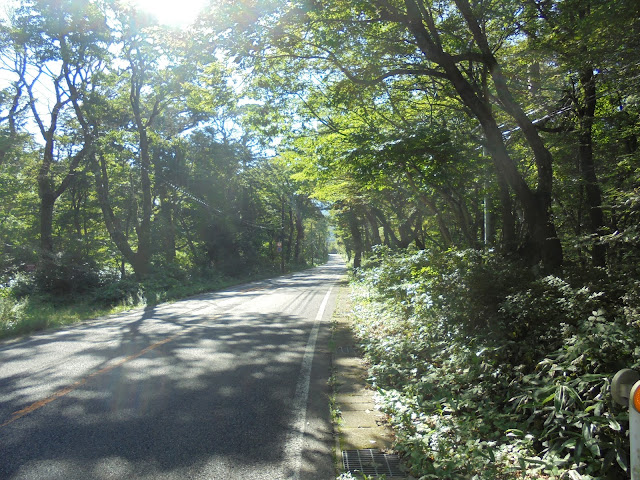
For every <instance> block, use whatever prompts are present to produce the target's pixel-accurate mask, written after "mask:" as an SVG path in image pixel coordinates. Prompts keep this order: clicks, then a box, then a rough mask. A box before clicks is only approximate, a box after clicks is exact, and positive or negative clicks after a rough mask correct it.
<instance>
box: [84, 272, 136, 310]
mask: <svg viewBox="0 0 640 480" xmlns="http://www.w3.org/2000/svg"><path fill="white" fill-rule="evenodd" d="M91 298H92V302H93V303H95V304H97V305H100V306H104V307H112V306H116V305H137V304H139V303H142V302H143V294H142V289H141V287H140V284H139V283H138V282H137V281H136V280H135V279H134V278H130V277H127V278H124V279H121V280H115V281H111V282H109V283H107V284H105V285H103V286H101V287H99V288H97V289H96V290H95V291H94V292H93V294H92V296H91Z"/></svg>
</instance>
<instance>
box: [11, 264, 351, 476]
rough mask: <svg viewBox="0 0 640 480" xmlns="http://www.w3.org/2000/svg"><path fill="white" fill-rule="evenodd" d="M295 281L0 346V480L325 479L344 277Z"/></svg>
mask: <svg viewBox="0 0 640 480" xmlns="http://www.w3.org/2000/svg"><path fill="white" fill-rule="evenodd" d="M344 271H345V270H344V264H343V263H342V261H341V260H340V259H339V257H337V256H332V258H331V260H330V262H329V263H328V264H327V265H325V266H321V267H318V268H315V269H312V270H308V271H305V272H302V273H297V274H294V275H289V276H285V277H280V278H277V279H274V280H268V281H262V282H256V283H252V284H248V285H243V286H240V287H237V288H233V289H228V290H225V291H222V292H216V293H211V294H205V295H200V296H198V297H194V298H191V299H188V300H183V301H180V302H176V303H173V304H165V305H159V306H157V307H149V308H147V309H144V310H136V311H132V312H128V313H125V314H123V315H121V316H119V317H110V318H108V319H103V320H96V321H91V322H87V323H84V324H81V325H78V326H76V327H72V328H68V329H65V330H56V331H53V332H47V333H43V334H39V335H34V336H32V337H29V338H26V339H24V340H21V341H18V342H9V343H0V479H3V480H4V479H28V480H37V479H42V480H45V479H46V480H55V479H61V480H62V479H64V480H71V479H78V480H80V479H82V480H87V479H123V478H129V479H154V480H159V479H181V480H183V479H215V480H234V479H243V480H244V479H247V480H260V479H265V480H267V479H268V480H278V479H301V480H302V479H308V480H324V479H327V480H328V479H331V478H335V477H333V476H332V475H333V463H332V457H331V446H332V431H331V424H330V421H329V412H328V399H327V377H328V371H329V365H328V358H329V356H328V352H327V343H328V335H329V319H330V318H331V314H332V311H333V309H334V306H335V297H336V293H337V288H334V286H335V285H336V283H337V282H338V280H339V279H340V277H341V276H342V275H343V274H344Z"/></svg>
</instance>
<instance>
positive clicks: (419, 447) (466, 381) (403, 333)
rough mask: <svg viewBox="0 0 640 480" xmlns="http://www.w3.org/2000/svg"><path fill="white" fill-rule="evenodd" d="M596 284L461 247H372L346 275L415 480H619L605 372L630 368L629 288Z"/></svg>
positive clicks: (633, 307)
mask: <svg viewBox="0 0 640 480" xmlns="http://www.w3.org/2000/svg"><path fill="white" fill-rule="evenodd" d="M604 284H605V282H602V281H600V282H593V283H592V284H587V283H585V282H582V284H576V283H575V282H574V281H572V280H571V275H569V274H567V275H565V277H564V278H563V277H560V276H539V275H536V274H535V273H534V272H532V271H531V270H530V269H527V268H526V267H524V266H523V265H519V264H517V263H514V262H510V261H507V260H505V259H503V258H500V257H497V256H495V255H491V254H484V253H481V252H478V251H472V250H466V251H450V252H447V253H437V252H427V251H418V252H413V253H410V254H407V253H406V252H405V253H394V252H391V251H390V250H388V249H386V248H383V247H381V248H377V250H376V251H375V252H374V254H373V256H372V257H371V258H370V260H369V261H368V263H366V264H365V266H364V267H363V268H361V269H360V270H359V271H358V272H357V274H356V277H355V279H354V281H353V283H352V292H353V297H354V300H355V302H356V306H355V308H354V319H355V325H356V330H357V334H358V335H359V338H360V339H361V341H362V342H363V348H364V351H365V352H366V355H367V357H368V359H369V361H370V363H371V365H372V366H371V369H370V381H371V383H372V385H373V386H374V387H375V388H376V389H377V390H378V399H379V402H380V403H381V406H382V408H383V410H384V411H385V412H386V413H387V414H388V416H389V419H390V421H391V423H392V426H393V427H394V429H395V431H396V437H397V449H398V450H399V451H400V452H401V453H402V454H403V455H404V458H405V461H406V463H407V465H408V466H409V468H410V470H411V473H412V474H413V475H414V476H415V477H416V478H419V479H424V480H426V479H442V480H445V479H465V480H468V479H478V480H479V479H487V480H489V479H491V480H494V479H513V478H549V479H552V478H558V479H559V478H572V479H573V478H582V479H607V480H608V479H619V478H624V477H626V472H627V470H628V458H627V457H628V451H629V443H628V433H627V428H628V414H627V413H626V411H625V409H624V408H623V407H620V406H618V405H615V404H614V403H613V401H612V398H611V395H610V380H611V378H612V377H613V375H614V374H615V373H616V371H617V370H618V369H620V368H625V367H628V368H638V366H639V363H638V360H639V354H640V349H638V347H637V345H640V328H638V327H639V321H640V318H639V316H638V305H639V304H640V302H639V301H638V299H639V298H640V295H639V293H640V288H639V285H638V282H633V281H630V280H628V281H625V280H623V279H621V280H620V281H618V282H617V283H616V282H615V281H610V282H609V283H608V285H612V286H611V287H610V288H605V289H600V288H598V287H597V285H600V286H602V285H604ZM568 475H571V476H570V477H569V476H568Z"/></svg>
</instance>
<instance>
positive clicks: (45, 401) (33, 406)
mask: <svg viewBox="0 0 640 480" xmlns="http://www.w3.org/2000/svg"><path fill="white" fill-rule="evenodd" d="M218 316H220V315H218ZM196 327H197V325H194V326H191V327H189V328H186V329H184V330H182V331H181V332H179V333H176V334H175V335H172V336H170V337H167V338H165V339H164V340H160V341H159V342H156V343H153V344H151V345H149V346H148V347H145V348H143V349H142V350H140V351H139V352H138V353H134V354H133V355H129V356H128V357H125V358H122V359H120V360H118V361H117V362H115V363H113V364H111V365H108V366H106V367H104V368H101V369H100V370H97V371H95V372H93V373H91V374H89V375H87V376H86V377H84V378H81V379H80V380H78V381H77V382H75V383H72V384H71V385H69V386H67V387H65V388H62V389H60V390H58V391H57V392H55V393H53V394H51V395H49V396H48V397H46V398H43V399H42V400H38V401H37V402H34V403H32V404H31V405H29V406H28V407H25V408H23V409H21V410H18V411H17V412H13V413H12V414H11V418H9V420H7V421H5V422H4V423H2V424H0V428H4V427H6V426H7V425H10V424H12V423H13V422H15V421H16V420H19V419H20V418H22V417H24V416H25V415H28V414H30V413H32V412H35V411H36V410H39V409H41V408H42V407H44V406H45V405H48V404H50V403H51V402H53V401H54V400H57V399H58V398H62V397H64V396H65V395H68V394H69V393H71V392H73V391H74V390H76V389H77V388H78V387H81V386H82V385H84V384H85V383H87V382H88V381H89V380H91V379H92V378H95V377H98V376H100V375H103V374H105V373H108V372H110V371H112V370H114V369H116V368H118V367H120V366H122V365H124V364H125V363H127V362H130V361H131V360H135V359H136V358H138V357H141V356H142V355H144V354H146V353H149V352H150V351H152V350H155V349H156V348H158V347H161V346H162V345H165V344H167V343H169V342H171V341H173V340H175V339H176V338H178V337H179V336H181V335H184V334H186V333H189V332H190V331H191V330H194V329H195V328H196Z"/></svg>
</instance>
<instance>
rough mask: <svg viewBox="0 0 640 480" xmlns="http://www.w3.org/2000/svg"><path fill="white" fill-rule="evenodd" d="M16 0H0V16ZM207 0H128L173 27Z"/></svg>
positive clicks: (186, 20)
mask: <svg viewBox="0 0 640 480" xmlns="http://www.w3.org/2000/svg"><path fill="white" fill-rule="evenodd" d="M15 1H16V0H0V18H1V17H3V16H4V14H5V7H6V6H7V5H8V4H15ZM207 1H208V0H129V2H130V3H133V4H135V5H137V6H138V7H139V8H140V9H141V10H145V11H147V12H149V13H151V14H153V15H154V16H155V17H156V18H157V19H158V21H159V22H160V23H162V24H165V25H170V26H173V27H186V26H188V25H189V24H191V23H193V21H194V20H195V19H196V17H197V16H198V13H200V10H202V8H203V7H204V6H205V4H206V3H207Z"/></svg>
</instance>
